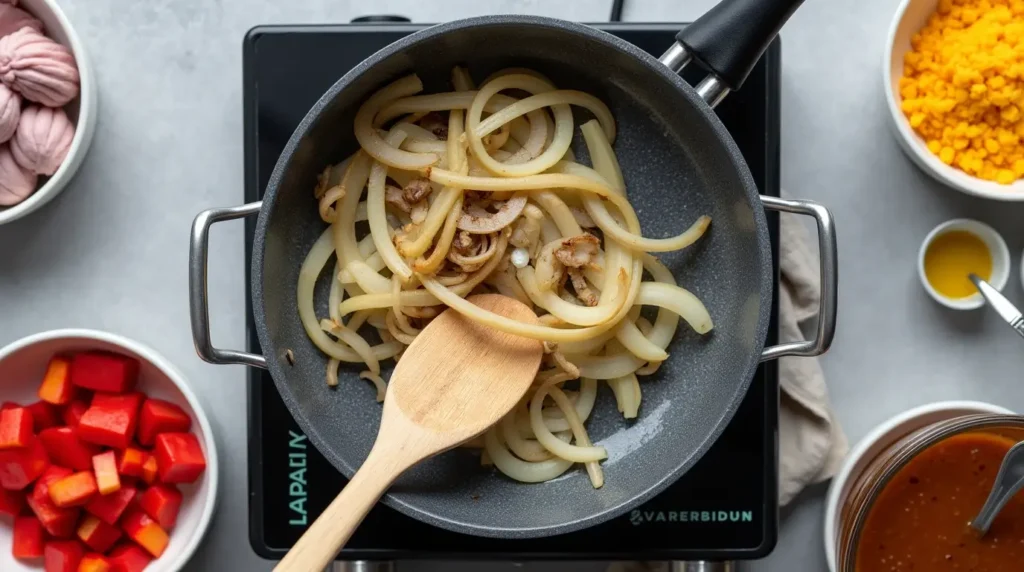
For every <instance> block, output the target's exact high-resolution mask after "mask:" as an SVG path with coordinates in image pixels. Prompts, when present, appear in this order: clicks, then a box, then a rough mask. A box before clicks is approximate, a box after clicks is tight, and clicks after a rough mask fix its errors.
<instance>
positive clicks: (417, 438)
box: [274, 294, 544, 572]
mask: <svg viewBox="0 0 1024 572" xmlns="http://www.w3.org/2000/svg"><path fill="white" fill-rule="evenodd" d="M469 300H470V301H471V302H473V303H474V304H476V305H477V306H480V307H481V308H485V309H488V310H490V311H492V312H495V313H497V314H501V315H503V316H507V317H509V318H513V319H516V320H519V321H522V322H526V321H530V322H533V323H536V322H537V316H535V315H534V313H533V311H532V310H530V308H528V307H527V306H526V305H524V304H523V303H521V302H519V301H517V300H514V299H512V298H508V297H505V296H499V295H497V294H481V295H479V296H473V297H471V298H470V299H469ZM543 353H544V348H543V344H541V342H539V341H537V340H532V339H529V338H523V337H520V336H516V335H513V334H506V333H504V332H500V331H498V330H495V329H493V328H489V327H487V326H484V325H481V324H477V323H475V322H473V321H471V320H469V319H468V318H465V317H463V316H462V315H460V314H458V313H456V312H455V311H454V310H447V311H445V312H443V313H442V314H441V315H440V316H438V317H437V318H435V319H434V321H432V322H431V323H430V324H429V325H427V327H426V328H424V329H423V331H422V332H421V333H420V334H419V335H418V336H416V339H415V340H413V343H412V344H411V345H410V346H409V347H408V348H407V349H406V350H405V353H404V354H403V355H402V359H401V360H400V361H399V362H398V365H397V366H396V367H395V371H394V373H393V374H391V381H390V382H389V383H388V391H387V395H386V396H385V399H384V411H383V413H382V414H381V420H380V430H379V431H378V432H377V441H376V442H374V444H373V448H372V449H371V450H370V454H369V456H367V457H366V461H364V462H363V466H362V467H360V468H359V470H358V471H357V472H356V474H355V475H353V476H352V480H350V481H349V483H348V486H346V487H345V488H344V489H343V490H342V491H341V492H340V493H339V494H338V496H337V498H335V499H334V501H333V502H331V504H330V506H328V507H327V509H326V510H324V512H323V513H321V514H320V517H319V518H317V519H316V522H314V523H313V525H312V526H310V527H309V529H308V530H306V533H305V534H303V535H302V538H300V539H299V541H298V542H297V543H296V544H295V545H294V546H293V547H292V549H291V550H289V551H288V554H287V555H285V557H284V559H283V560H281V562H280V563H279V564H278V565H277V567H276V568H274V570H275V571H277V572H282V571H295V572H309V571H313V570H322V569H323V568H324V567H326V566H327V565H328V564H329V563H330V562H331V560H333V559H334V556H335V555H336V554H337V553H338V551H339V550H341V548H342V547H343V546H344V545H345V542H347V541H348V539H349V537H351V536H352V533H353V532H355V529H356V527H357V526H359V523H360V522H362V521H363V518H364V517H365V516H366V514H367V513H368V512H370V509H371V508H373V505H374V504H375V503H376V502H377V500H378V499H380V497H381V495H383V494H384V491H385V490H387V488H388V487H389V486H391V483H393V482H394V481H395V479H397V478H398V476H399V475H401V474H402V473H403V472H404V471H405V470H406V469H408V468H409V467H411V466H413V465H414V464H416V463H418V462H420V461H422V460H423V459H426V458H427V457H431V456H433V455H437V454H438V453H441V452H443V451H447V450H448V449H451V448H453V447H455V446H457V445H459V444H460V443H463V442H465V441H467V440H469V439H472V438H473V437H476V436H477V435H479V434H481V433H483V432H484V431H486V430H487V429H488V428H489V427H491V426H492V425H494V424H495V423H497V422H498V421H499V420H501V418H502V417H504V416H505V415H506V414H507V413H508V412H509V411H511V410H512V409H513V407H515V405H516V404H517V403H518V402H519V400H520V399H522V398H523V396H524V395H525V394H526V391H527V390H528V389H529V388H530V384H531V383H533V379H534V377H536V375H537V369H538V368H539V367H540V360H541V356H542V355H543Z"/></svg>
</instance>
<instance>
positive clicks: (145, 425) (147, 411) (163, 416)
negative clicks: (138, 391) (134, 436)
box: [138, 399, 192, 445]
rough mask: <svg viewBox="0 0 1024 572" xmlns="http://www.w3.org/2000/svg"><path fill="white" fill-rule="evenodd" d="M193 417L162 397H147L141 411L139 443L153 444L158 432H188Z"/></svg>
mask: <svg viewBox="0 0 1024 572" xmlns="http://www.w3.org/2000/svg"><path fill="white" fill-rule="evenodd" d="M191 428H192V418H191V417H189V416H188V413H185V410H184V409H182V408H181V407H178V406H177V405H175V404H173V403H171V402H169V401H164V400H162V399H147V400H146V401H145V403H143V404H142V411H141V412H140V413H139V431H138V439H139V443H142V444H143V445H152V444H153V440H154V439H156V436H157V434H158V433H186V432H188V430H189V429H191Z"/></svg>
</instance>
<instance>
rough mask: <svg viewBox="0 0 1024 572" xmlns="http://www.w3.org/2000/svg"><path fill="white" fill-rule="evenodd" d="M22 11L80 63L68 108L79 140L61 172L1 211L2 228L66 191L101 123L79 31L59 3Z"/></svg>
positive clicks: (34, 1)
mask: <svg viewBox="0 0 1024 572" xmlns="http://www.w3.org/2000/svg"><path fill="white" fill-rule="evenodd" d="M18 7H19V8H21V9H23V10H25V11H27V12H29V13H31V14H32V15H33V16H35V17H36V18H39V20H41V21H42V22H43V26H45V28H44V32H46V35H47V36H49V37H50V38H52V39H53V40H54V41H56V42H58V43H61V44H64V45H65V46H67V47H68V48H70V49H71V53H73V54H74V55H75V61H76V62H77V63H78V76H79V78H80V84H81V89H80V91H79V94H78V97H76V98H75V99H74V100H72V101H71V103H69V104H67V105H65V106H64V110H65V111H67V113H68V117H69V118H70V119H71V122H72V123H74V124H75V137H74V139H72V140H71V149H69V150H68V156H67V157H66V158H65V159H64V162H63V163H61V166H60V168H58V169H57V172H56V173H54V174H53V176H51V177H50V178H49V179H48V180H47V181H46V183H44V184H43V186H42V187H40V188H38V189H36V192H34V193H32V194H31V195H30V196H29V197H28V198H27V199H25V200H23V201H21V202H20V203H18V204H16V205H13V206H10V207H0V224H4V223H8V222H11V221H14V220H17V219H19V218H21V217H23V216H25V215H27V214H29V213H31V212H33V211H35V210H37V209H38V208H39V207H41V206H43V205H45V204H46V203H48V202H50V201H51V200H53V197H56V196H57V195H58V194H60V192H61V191H62V190H64V187H66V186H67V185H68V183H69V182H71V179H72V178H73V177H74V176H75V173H76V172H77V171H78V168H79V167H80V166H81V165H82V161H83V160H84V159H85V155H86V153H87V152H88V150H89V145H90V144H91V143H92V136H93V133H95V132H96V120H97V113H96V100H97V96H98V90H97V87H96V78H95V76H94V75H93V71H92V65H90V63H89V57H88V54H86V53H85V47H84V46H83V45H82V41H81V40H80V39H79V38H78V34H77V33H76V32H75V29H74V28H73V27H71V22H69V21H68V18H67V16H65V15H64V11H63V10H61V9H60V6H58V5H57V2H56V0H21V1H20V2H18Z"/></svg>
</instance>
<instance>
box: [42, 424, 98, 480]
mask: <svg viewBox="0 0 1024 572" xmlns="http://www.w3.org/2000/svg"><path fill="white" fill-rule="evenodd" d="M39 439H40V440H41V441H42V442H43V446H44V447H46V452H47V453H49V455H50V459H51V460H52V461H53V462H54V463H55V464H57V465H62V466H64V467H70V468H72V469H75V470H76V471H88V470H89V469H91V468H92V456H93V455H95V454H96V453H98V452H99V449H98V448H97V447H95V446H93V445H91V444H89V443H85V442H83V441H82V439H81V435H80V434H79V431H78V430H77V429H74V428H72V427H50V428H49V429H43V431H42V432H41V433H39Z"/></svg>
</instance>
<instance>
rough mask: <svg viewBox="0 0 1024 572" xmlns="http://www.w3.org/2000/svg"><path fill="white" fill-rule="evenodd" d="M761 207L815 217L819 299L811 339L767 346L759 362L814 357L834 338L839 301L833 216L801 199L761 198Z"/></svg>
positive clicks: (812, 203) (815, 204)
mask: <svg viewBox="0 0 1024 572" xmlns="http://www.w3.org/2000/svg"><path fill="white" fill-rule="evenodd" d="M761 203H762V204H763V205H764V208H766V209H769V210H773V211H780V212H787V213H793V214H801V215H807V216H810V217H814V222H815V223H816V224H817V227H818V265H819V268H818V273H819V274H818V275H819V280H820V282H819V283H820V285H821V296H820V297H819V299H818V326H817V328H816V329H815V333H814V339H813V340H804V341H800V342H785V343H781V344H778V345H774V346H771V347H767V348H765V349H764V351H763V352H761V361H767V360H772V359H778V358H780V357H783V356H797V357H814V356H820V355H821V354H823V353H825V352H826V351H828V348H829V346H831V345H832V338H834V337H835V335H836V306H837V304H838V298H839V284H838V281H839V254H838V248H837V246H836V228H835V222H834V221H833V219H832V213H831V212H829V210H828V209H827V208H825V207H824V206H822V205H820V204H818V203H816V202H813V201H807V200H802V199H780V198H778V197H766V196H763V195H762V196H761Z"/></svg>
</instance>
